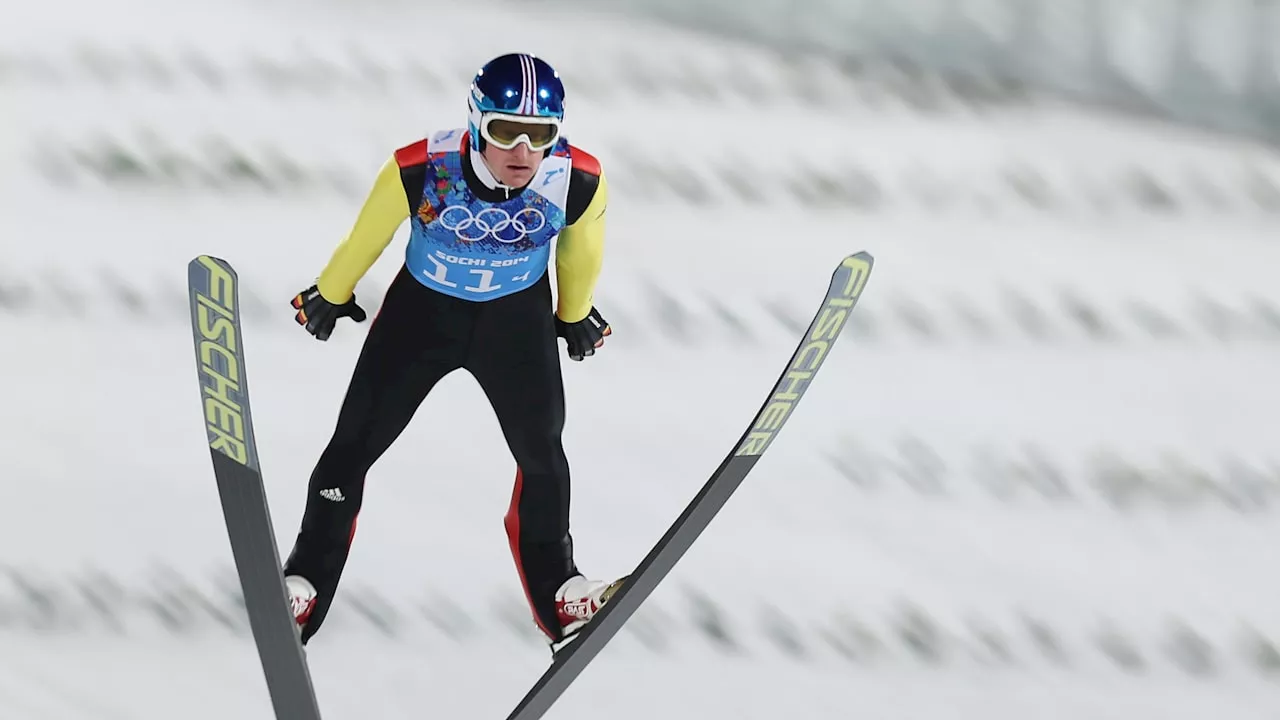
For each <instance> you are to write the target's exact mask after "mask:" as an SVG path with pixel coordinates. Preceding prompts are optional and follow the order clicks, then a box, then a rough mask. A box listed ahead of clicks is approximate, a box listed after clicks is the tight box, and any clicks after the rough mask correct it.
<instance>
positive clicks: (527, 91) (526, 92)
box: [520, 55, 536, 115]
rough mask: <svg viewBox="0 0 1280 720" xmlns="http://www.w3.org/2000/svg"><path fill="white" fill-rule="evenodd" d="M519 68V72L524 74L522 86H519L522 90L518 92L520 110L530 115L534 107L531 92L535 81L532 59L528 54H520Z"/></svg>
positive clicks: (533, 90) (532, 92)
mask: <svg viewBox="0 0 1280 720" xmlns="http://www.w3.org/2000/svg"><path fill="white" fill-rule="evenodd" d="M520 69H521V71H522V72H521V74H522V75H523V76H524V77H523V79H524V87H523V88H521V90H522V92H521V93H520V112H521V113H524V114H526V115H532V114H533V107H534V104H533V94H534V92H536V91H535V89H534V88H535V87H536V83H535V82H534V76H533V61H532V60H531V59H530V58H529V56H528V55H521V56H520Z"/></svg>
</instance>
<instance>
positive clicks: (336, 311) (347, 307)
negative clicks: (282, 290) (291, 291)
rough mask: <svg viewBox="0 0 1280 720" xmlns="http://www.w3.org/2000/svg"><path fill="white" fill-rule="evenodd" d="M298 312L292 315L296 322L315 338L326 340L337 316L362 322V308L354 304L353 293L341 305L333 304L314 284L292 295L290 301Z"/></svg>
mask: <svg viewBox="0 0 1280 720" xmlns="http://www.w3.org/2000/svg"><path fill="white" fill-rule="evenodd" d="M290 304H291V305H293V308H294V309H295V310H297V311H298V312H297V313H296V314H295V315H294V316H293V319H294V320H296V321H297V323H298V324H299V325H301V326H303V327H305V328H306V329H307V332H309V333H311V334H312V335H314V336H315V337H316V339H317V340H328V339H329V335H331V334H332V333H333V326H334V325H337V324H338V318H342V317H349V318H351V319H352V320H355V321H356V322H364V319H365V314H364V309H363V308H361V307H360V306H359V305H357V304H356V296H355V294H354V293H353V294H352V295H351V299H350V300H348V301H346V302H345V303H343V304H341V305H335V304H333V303H331V302H329V301H328V300H325V299H324V296H323V295H321V294H320V289H319V288H317V287H316V286H315V285H312V286H311V287H309V288H307V289H306V290H303V291H302V292H300V293H298V294H297V295H294V296H293V302H292V303H290Z"/></svg>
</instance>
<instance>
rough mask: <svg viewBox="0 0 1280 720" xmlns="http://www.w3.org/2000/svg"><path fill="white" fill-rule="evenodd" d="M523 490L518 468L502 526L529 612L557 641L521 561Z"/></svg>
mask: <svg viewBox="0 0 1280 720" xmlns="http://www.w3.org/2000/svg"><path fill="white" fill-rule="evenodd" d="M523 489H524V472H523V471H522V470H520V468H516V483H515V487H513V488H512V490H511V506H510V507H508V508H507V514H506V517H504V518H503V519H502V524H503V525H504V526H505V527H506V529H507V542H508V543H510V545H511V557H512V559H514V560H515V561H516V572H517V573H519V575H520V587H522V588H524V597H525V600H526V601H527V602H528V603H529V610H530V611H531V612H533V621H534V622H535V623H537V625H538V629H539V630H541V631H542V632H543V633H545V634H546V635H547V637H549V638H552V639H555V637H556V635H555V633H553V632H551V631H550V630H549V629H547V626H546V625H544V624H543V622H542V618H540V617H538V611H537V610H536V609H535V608H534V607H533V593H531V592H529V580H528V579H527V578H526V577H525V575H524V563H522V562H521V561H520V492H521V490H523Z"/></svg>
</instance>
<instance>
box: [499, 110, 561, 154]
mask: <svg viewBox="0 0 1280 720" xmlns="http://www.w3.org/2000/svg"><path fill="white" fill-rule="evenodd" d="M480 137H482V138H484V139H485V141H486V142H488V143H489V144H491V145H493V146H494V147H498V148H501V149H503V150H510V149H512V148H514V147H515V146H516V145H519V144H520V143H524V144H526V145H528V146H529V149H530V150H534V151H538V150H546V149H547V148H549V147H551V146H553V145H555V144H556V141H557V140H559V139H560V121H559V120H558V119H556V118H553V117H528V116H526V115H501V114H488V115H485V116H484V117H483V118H482V119H481V120H480Z"/></svg>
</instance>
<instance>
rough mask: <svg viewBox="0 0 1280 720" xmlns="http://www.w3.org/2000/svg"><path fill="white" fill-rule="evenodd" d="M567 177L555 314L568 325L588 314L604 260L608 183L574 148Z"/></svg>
mask: <svg viewBox="0 0 1280 720" xmlns="http://www.w3.org/2000/svg"><path fill="white" fill-rule="evenodd" d="M570 172H571V175H570V177H569V199H568V207H567V208H566V210H567V211H568V218H567V219H568V221H569V223H568V224H567V225H566V226H565V227H564V229H562V230H561V231H560V236H559V237H558V238H557V239H556V288H557V294H558V296H559V297H558V298H557V303H556V315H557V316H558V317H559V318H560V319H561V320H563V321H565V322H567V323H574V322H578V321H579V320H582V319H583V318H585V317H586V316H587V314H588V313H590V312H591V306H592V302H593V299H594V296H595V288H596V280H597V279H598V278H599V277H600V268H601V266H602V264H603V261H604V226H605V222H604V213H605V207H606V206H607V205H608V204H609V183H608V182H607V181H606V180H605V177H604V172H603V171H601V169H600V163H599V162H598V161H597V160H596V159H595V158H594V157H592V156H590V155H588V154H587V153H585V152H582V151H581V150H578V149H577V148H574V149H573V169H572V170H571V171H570Z"/></svg>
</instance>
